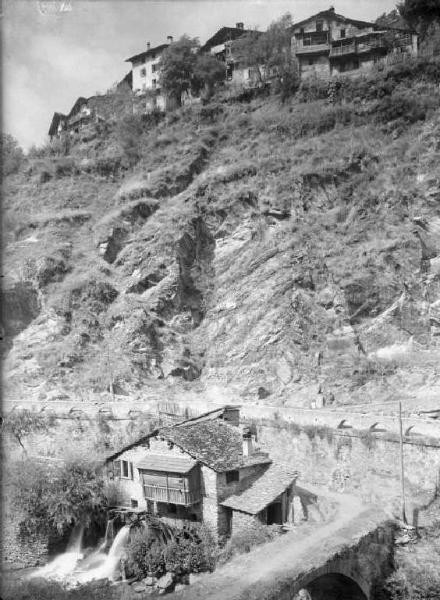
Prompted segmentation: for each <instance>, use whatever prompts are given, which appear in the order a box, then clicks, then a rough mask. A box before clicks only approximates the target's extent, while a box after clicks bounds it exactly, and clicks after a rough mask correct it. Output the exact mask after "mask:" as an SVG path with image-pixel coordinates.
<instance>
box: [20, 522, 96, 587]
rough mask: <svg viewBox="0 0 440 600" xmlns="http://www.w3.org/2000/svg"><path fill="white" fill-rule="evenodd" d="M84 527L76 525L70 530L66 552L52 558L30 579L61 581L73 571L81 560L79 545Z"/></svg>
mask: <svg viewBox="0 0 440 600" xmlns="http://www.w3.org/2000/svg"><path fill="white" fill-rule="evenodd" d="M83 533H84V526H83V525H81V524H77V525H75V526H74V528H73V529H72V532H71V534H70V537H69V542H68V544H67V548H66V551H65V552H63V554H60V555H59V556H57V557H56V558H54V559H53V560H52V561H51V562H50V563H48V564H47V565H45V566H44V567H41V568H39V569H37V570H36V571H35V573H32V575H31V577H44V578H47V579H63V578H65V577H66V576H67V575H70V574H71V573H73V571H74V570H75V567H76V565H77V563H78V561H79V560H80V559H81V558H82V554H81V544H82V538H83Z"/></svg>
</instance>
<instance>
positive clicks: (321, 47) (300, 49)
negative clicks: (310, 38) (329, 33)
mask: <svg viewBox="0 0 440 600" xmlns="http://www.w3.org/2000/svg"><path fill="white" fill-rule="evenodd" d="M329 50H330V45H329V44H313V45H312V46H297V48H296V50H295V53H296V54H301V55H302V54H315V53H318V52H328V51H329Z"/></svg>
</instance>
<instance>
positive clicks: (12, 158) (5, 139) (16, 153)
mask: <svg viewBox="0 0 440 600" xmlns="http://www.w3.org/2000/svg"><path fill="white" fill-rule="evenodd" d="M1 157H2V172H3V174H4V175H10V174H12V173H17V171H18V170H19V169H20V167H21V165H22V163H23V160H24V154H23V150H22V149H21V148H20V146H19V145H18V142H17V140H16V139H14V138H13V137H12V135H9V134H7V133H2V135H1Z"/></svg>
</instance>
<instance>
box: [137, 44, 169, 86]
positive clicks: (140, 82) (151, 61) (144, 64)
mask: <svg viewBox="0 0 440 600" xmlns="http://www.w3.org/2000/svg"><path fill="white" fill-rule="evenodd" d="M161 55H162V52H159V53H157V54H156V55H155V57H154V58H151V57H147V59H146V60H145V61H137V62H135V63H133V66H132V73H133V91H134V92H136V91H138V90H143V89H147V90H152V89H158V88H159V73H160V72H159V63H160V58H161ZM153 66H154V67H155V68H156V71H155V72H154V71H153ZM142 69H145V71H146V73H145V76H143V75H141V72H142ZM154 79H155V80H156V86H153V80H154Z"/></svg>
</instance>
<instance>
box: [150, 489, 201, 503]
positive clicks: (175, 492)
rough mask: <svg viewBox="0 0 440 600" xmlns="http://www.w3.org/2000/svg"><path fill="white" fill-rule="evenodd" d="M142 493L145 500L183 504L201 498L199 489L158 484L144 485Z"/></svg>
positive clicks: (197, 500)
mask: <svg viewBox="0 0 440 600" xmlns="http://www.w3.org/2000/svg"><path fill="white" fill-rule="evenodd" d="M144 495H145V498H146V499H147V500H155V501H156V502H166V503H168V504H170V503H171V504H183V505H184V506H189V505H190V504H195V503H196V502H199V501H200V500H201V493H200V490H182V489H178V488H170V487H165V486H159V485H144Z"/></svg>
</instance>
